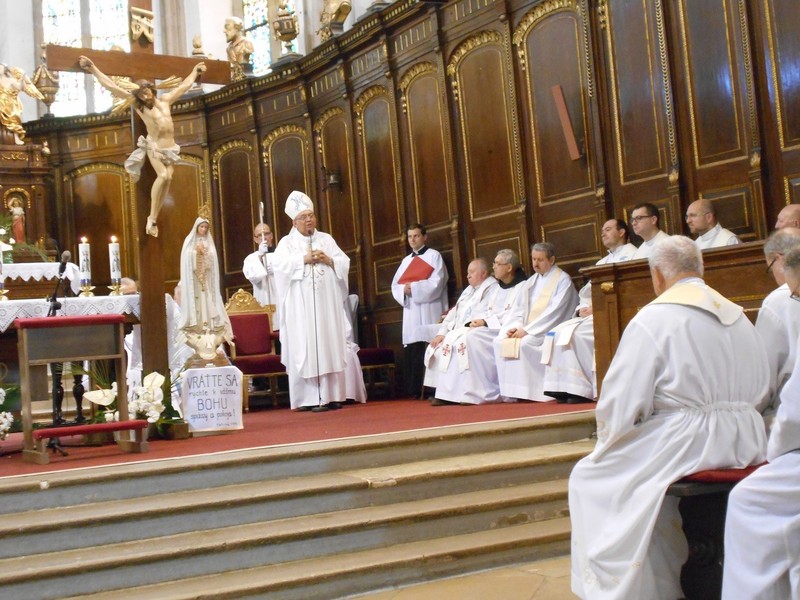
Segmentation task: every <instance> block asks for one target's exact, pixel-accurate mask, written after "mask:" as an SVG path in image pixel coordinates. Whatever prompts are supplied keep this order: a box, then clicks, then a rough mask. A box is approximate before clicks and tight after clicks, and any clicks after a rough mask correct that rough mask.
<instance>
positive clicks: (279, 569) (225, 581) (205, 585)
mask: <svg viewBox="0 0 800 600" xmlns="http://www.w3.org/2000/svg"><path fill="white" fill-rule="evenodd" d="M569 536H570V524H569V519H568V518H558V519H551V520H547V521H542V522H535V523H526V524H523V525H513V526H510V527H506V528H502V529H497V530H491V531H481V532H476V533H469V534H463V535H455V536H447V537H442V538H438V539H435V540H424V541H417V542H409V543H403V544H396V545H391V546H388V547H385V548H382V549H380V550H376V549H369V550H364V551H358V552H349V553H343V554H336V555H331V556H325V557H315V558H310V559H305V560H298V561H293V562H289V563H280V564H274V565H267V566H261V567H254V568H249V569H240V570H235V571H228V572H226V573H220V574H212V575H206V576H200V577H192V578H186V579H180V580H175V581H170V582H166V583H157V584H150V585H144V586H138V587H133V588H117V589H114V590H105V591H102V592H98V593H95V594H89V595H85V594H82V595H74V596H72V597H70V598H69V600H76V599H77V598H82V599H84V600H118V599H119V598H120V594H121V593H124V597H125V598H126V600H138V599H141V600H152V599H153V598H158V599H159V600H199V599H212V598H213V599H224V598H253V599H255V598H262V599H263V598H265V597H269V598H270V600H297V599H298V598H302V599H303V600H331V599H332V598H344V597H347V596H348V595H351V594H357V593H363V592H365V591H369V590H375V589H381V588H385V587H388V586H393V585H405V584H409V583H414V582H419V581H426V580H430V579H436V578H439V577H446V576H449V575H453V574H456V573H465V572H471V571H476V570H480V569H487V568H493V567H496V566H499V565H507V564H514V563H522V562H529V561H532V560H540V559H543V558H548V557H551V556H557V555H563V554H566V553H568V552H569ZM106 584H108V585H113V582H106Z"/></svg>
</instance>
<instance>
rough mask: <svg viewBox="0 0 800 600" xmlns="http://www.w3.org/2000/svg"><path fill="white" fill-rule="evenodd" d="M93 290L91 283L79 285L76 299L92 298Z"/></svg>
mask: <svg viewBox="0 0 800 600" xmlns="http://www.w3.org/2000/svg"><path fill="white" fill-rule="evenodd" d="M93 289H94V286H93V285H92V284H91V283H89V282H86V283H81V293H80V294H78V297H79V298H86V297H88V296H94V294H93V293H92V290H93Z"/></svg>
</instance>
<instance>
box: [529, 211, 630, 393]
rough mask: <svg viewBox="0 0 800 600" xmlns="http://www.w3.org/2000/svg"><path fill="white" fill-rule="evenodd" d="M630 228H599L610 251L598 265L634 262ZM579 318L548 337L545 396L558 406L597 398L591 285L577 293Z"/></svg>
mask: <svg viewBox="0 0 800 600" xmlns="http://www.w3.org/2000/svg"><path fill="white" fill-rule="evenodd" d="M629 235H630V232H629V230H628V225H627V223H625V221H623V220H621V219H609V220H608V221H606V222H605V223H603V227H602V228H601V229H600V239H601V240H602V242H603V246H605V247H606V249H607V250H608V254H606V255H605V256H604V257H603V258H601V259H600V260H598V261H597V264H598V265H610V264H613V263H619V262H624V261H626V260H631V259H632V258H633V256H634V254H636V246H634V245H633V244H631V243H630V242H628V238H629ZM578 297H579V298H580V303H579V304H578V309H577V312H578V316H577V317H575V318H574V319H570V320H569V321H565V322H564V323H562V324H561V325H558V326H557V327H555V328H554V329H553V331H551V332H550V333H549V334H548V335H550V336H552V339H550V340H547V341H546V343H548V344H549V345H551V348H550V352H549V356H548V352H545V353H544V355H543V356H542V360H545V359H547V358H549V362H546V368H545V372H544V393H545V395H547V396H552V397H553V398H555V399H556V400H557V401H558V402H559V403H564V402H566V403H569V404H577V403H580V402H592V401H593V400H594V399H595V398H597V377H596V376H595V366H594V317H593V316H592V282H591V281H589V282H587V283H586V285H584V286H583V287H582V288H581V289H580V291H579V292H578Z"/></svg>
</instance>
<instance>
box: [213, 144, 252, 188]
mask: <svg viewBox="0 0 800 600" xmlns="http://www.w3.org/2000/svg"><path fill="white" fill-rule="evenodd" d="M231 150H246V151H247V152H249V153H252V152H253V145H252V144H251V143H250V142H248V141H245V140H231V141H230V142H225V143H224V144H222V146H220V147H219V148H217V149H216V150H215V151H214V154H213V156H212V157H211V175H212V177H213V178H214V179H219V161H220V159H221V158H222V157H223V156H224V155H225V154H227V153H228V152H230V151H231Z"/></svg>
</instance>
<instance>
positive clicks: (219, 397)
mask: <svg viewBox="0 0 800 600" xmlns="http://www.w3.org/2000/svg"><path fill="white" fill-rule="evenodd" d="M181 396H182V397H181V400H182V403H183V418H184V419H185V420H186V421H187V422H188V423H189V431H227V430H231V429H242V427H243V426H242V372H241V371H240V370H239V369H237V368H236V367H209V368H206V369H188V370H187V371H186V372H184V374H183V386H182V388H181Z"/></svg>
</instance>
